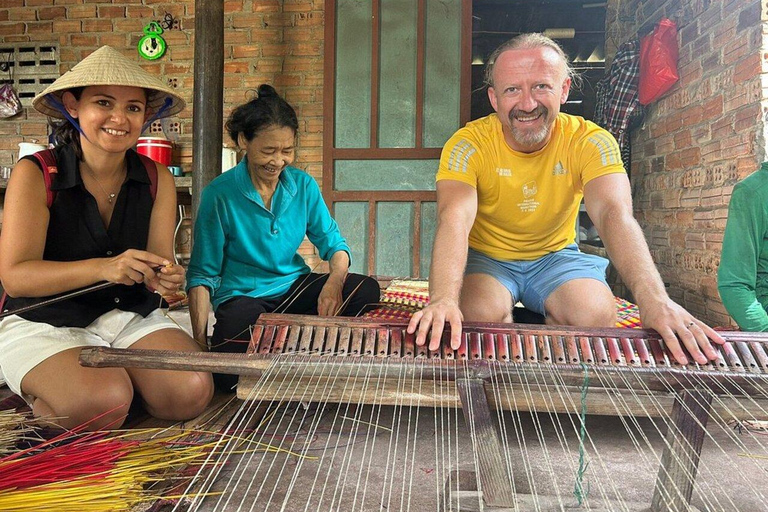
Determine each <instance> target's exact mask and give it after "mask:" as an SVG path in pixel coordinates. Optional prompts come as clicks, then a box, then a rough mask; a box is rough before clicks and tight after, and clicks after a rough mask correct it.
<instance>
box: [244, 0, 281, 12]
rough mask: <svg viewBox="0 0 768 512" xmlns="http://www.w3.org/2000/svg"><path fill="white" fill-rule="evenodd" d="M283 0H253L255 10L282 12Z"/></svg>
mask: <svg viewBox="0 0 768 512" xmlns="http://www.w3.org/2000/svg"><path fill="white" fill-rule="evenodd" d="M281 3H282V2H281V0H253V3H252V4H251V10H252V11H253V12H280V4H281Z"/></svg>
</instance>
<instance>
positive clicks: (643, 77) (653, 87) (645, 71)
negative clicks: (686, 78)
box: [638, 18, 679, 105]
mask: <svg viewBox="0 0 768 512" xmlns="http://www.w3.org/2000/svg"><path fill="white" fill-rule="evenodd" d="M677 58H678V48H677V25H675V22H674V21H672V20H669V19H667V18H662V19H661V21H660V22H659V24H658V25H656V28H655V29H654V30H653V32H652V33H651V34H648V35H647V36H645V37H644V38H643V39H642V40H641V41H640V87H639V91H638V96H639V98H638V99H639V100H640V103H641V104H642V105H647V104H649V103H651V102H652V101H655V100H656V99H657V98H659V97H660V96H661V95H662V94H664V93H665V92H667V91H668V90H669V89H670V87H672V86H673V85H675V82H677V80H678V78H679V75H678V74H677Z"/></svg>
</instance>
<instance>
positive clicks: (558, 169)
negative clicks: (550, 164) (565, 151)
mask: <svg viewBox="0 0 768 512" xmlns="http://www.w3.org/2000/svg"><path fill="white" fill-rule="evenodd" d="M567 172H568V171H566V170H565V167H563V164H562V163H561V162H557V163H556V164H555V167H554V169H552V176H565V175H566V173H567Z"/></svg>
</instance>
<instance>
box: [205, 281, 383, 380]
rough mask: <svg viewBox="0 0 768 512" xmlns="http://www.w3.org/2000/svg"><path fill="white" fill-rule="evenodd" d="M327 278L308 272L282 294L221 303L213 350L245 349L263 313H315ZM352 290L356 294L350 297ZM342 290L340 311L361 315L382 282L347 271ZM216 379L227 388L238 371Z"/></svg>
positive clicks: (373, 301) (370, 306)
mask: <svg viewBox="0 0 768 512" xmlns="http://www.w3.org/2000/svg"><path fill="white" fill-rule="evenodd" d="M327 280H328V274H309V275H307V276H302V277H300V278H298V279H297V280H296V281H295V282H294V283H293V284H292V285H291V288H290V289H289V290H288V291H287V292H286V293H285V295H283V296H282V297H276V298H271V299H259V298H253V297H235V298H234V299H230V300H228V301H227V302H225V303H223V304H221V305H219V307H218V309H217V310H216V324H215V325H214V327H213V336H212V338H211V351H212V352H230V353H235V352H242V353H244V352H245V351H246V350H247V349H248V342H249V341H250V339H251V329H250V327H251V326H252V325H253V324H255V323H256V319H257V318H259V315H261V314H262V313H272V312H277V313H290V314H295V315H316V314H317V299H318V297H319V296H320V291H321V290H322V288H323V285H325V282H326V281H327ZM353 291H354V295H352V297H351V298H349V296H350V294H352V292H353ZM341 293H342V300H343V301H344V302H345V303H346V305H345V307H344V308H343V309H342V310H341V312H340V313H339V314H340V315H341V316H358V315H361V314H363V313H365V312H366V311H369V310H371V309H374V308H375V307H376V305H377V303H378V302H379V296H380V290H379V283H378V282H376V280H375V279H373V278H370V277H368V276H363V275H360V274H348V275H347V279H346V281H345V282H344V287H343V288H342V292H341ZM347 298H349V301H347ZM213 381H214V383H215V384H216V387H217V389H219V390H221V391H225V392H227V391H231V390H232V388H234V387H235V385H236V384H237V375H229V374H223V373H214V374H213Z"/></svg>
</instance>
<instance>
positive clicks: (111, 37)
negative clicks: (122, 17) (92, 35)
mask: <svg viewBox="0 0 768 512" xmlns="http://www.w3.org/2000/svg"><path fill="white" fill-rule="evenodd" d="M127 41H128V37H127V36H126V35H125V34H99V46H102V45H105V44H106V45H109V46H112V47H114V48H121V47H123V46H125V45H126V43H127Z"/></svg>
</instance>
